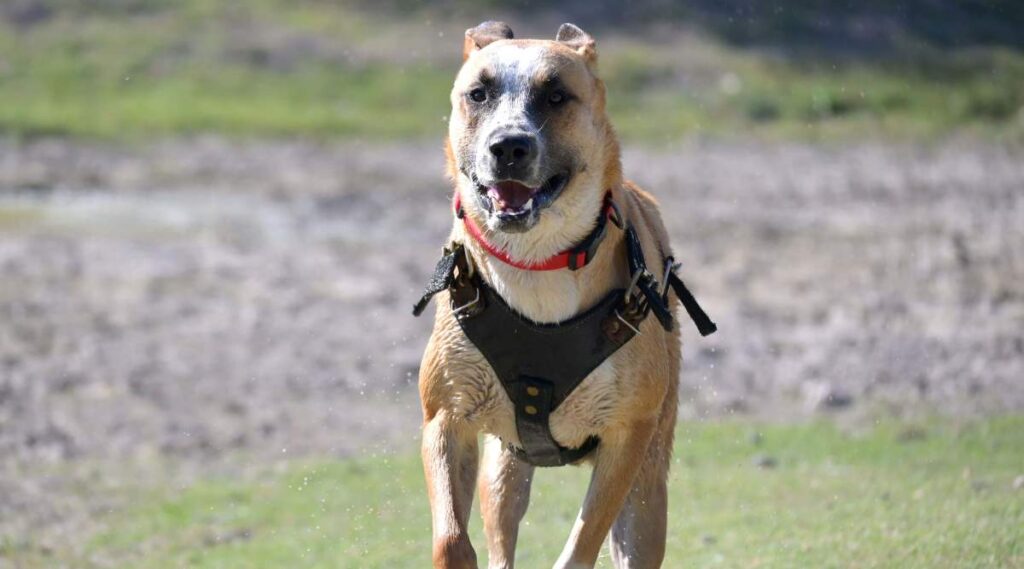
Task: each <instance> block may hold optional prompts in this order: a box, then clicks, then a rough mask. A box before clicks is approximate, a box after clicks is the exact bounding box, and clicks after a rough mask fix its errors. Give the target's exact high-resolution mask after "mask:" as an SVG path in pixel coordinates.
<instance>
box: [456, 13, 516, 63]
mask: <svg viewBox="0 0 1024 569" xmlns="http://www.w3.org/2000/svg"><path fill="white" fill-rule="evenodd" d="M510 39H512V28H510V27H508V24H506V23H505V22H491V21H488V22H484V23H482V24H480V25H479V26H477V27H475V28H469V29H468V30H466V39H465V41H464V42H463V44H462V61H466V59H467V58H468V57H469V56H470V54H472V53H473V52H474V51H477V50H480V49H483V48H485V47H487V46H488V45H489V44H491V43H492V42H496V41H498V40H510Z"/></svg>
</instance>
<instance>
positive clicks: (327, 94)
mask: <svg viewBox="0 0 1024 569" xmlns="http://www.w3.org/2000/svg"><path fill="white" fill-rule="evenodd" d="M49 4H50V5H52V6H53V8H52V9H51V11H50V12H47V13H46V16H45V18H42V19H40V20H39V21H38V22H33V23H31V24H19V25H16V24H14V23H11V22H9V21H4V20H0V132H7V133H11V134H14V135H17V136H35V135H41V134H59V135H74V136H85V137H99V138H106V139H133V138H140V137H151V136H160V135H175V134H188V133H196V132H221V133H228V134H236V135H257V136H259V135H271V136H282V135H283V136H290V135H296V136H320V137H360V138H401V137H416V136H429V137H440V136H441V135H442V134H443V132H444V129H445V115H446V114H447V113H448V109H449V103H448V90H449V88H450V84H451V79H452V77H453V75H454V72H455V70H456V69H457V67H458V64H459V61H458V52H459V46H460V44H461V38H460V35H461V31H462V29H464V28H465V27H466V26H468V25H470V24H471V23H474V22H473V20H472V19H468V18H475V16H470V17H467V16H462V18H463V19H465V21H457V22H455V21H451V19H450V18H449V19H448V20H445V19H443V18H438V20H439V21H436V22H435V21H432V20H431V19H430V15H429V13H427V14H424V13H423V12H418V11H406V12H388V11H372V10H369V9H367V7H366V6H367V5H368V4H370V3H366V2H363V3H352V2H340V3H326V2H287V1H285V0H254V1H252V2H246V3H226V2H208V1H203V0H182V1H181V2H170V1H167V0H123V1H117V2H115V1H113V0H111V1H106V2H98V3H85V4H82V3H77V2H70V1H63V2H58V1H55V2H52V3H49ZM402 14H404V15H402ZM673 37H674V39H672V38H668V39H665V38H662V39H659V40H658V42H657V43H655V42H653V41H647V40H643V39H640V38H639V37H638V36H636V35H633V36H617V35H614V34H613V33H612V32H610V31H609V32H607V33H603V32H602V33H599V34H598V39H599V40H600V43H599V50H600V53H601V65H602V70H603V71H602V73H603V74H604V76H605V77H606V79H607V83H608V86H609V91H610V101H611V102H610V112H611V113H612V115H613V118H614V120H615V123H616V125H617V126H618V129H619V130H620V131H621V133H622V134H623V135H624V136H625V137H627V138H631V139H643V140H650V141H654V142H660V141H664V140H671V139H675V138H679V137H681V136H685V135H688V134H693V133H712V134H718V133H743V134H744V135H750V134H753V135H766V136H782V137H801V138H806V137H811V138H817V137H823V136H824V137H831V136H849V135H854V136H860V135H864V134H881V135H886V136H910V137H915V138H927V137H931V136H937V135H942V134H946V133H949V132H953V131H960V130H970V131H977V132H983V133H994V134H996V135H998V136H1004V135H1009V136H1012V137H1018V136H1021V135H1022V133H1024V114H1022V111H1021V109H1022V107H1024V54H1022V53H1020V52H1018V51H1014V50H1012V49H1010V48H999V47H987V48H979V47H973V48H969V49H968V48H964V49H944V50H941V51H934V50H932V51H928V50H921V49H919V50H916V51H908V52H907V53H906V54H902V55H900V56H899V57H891V58H888V59H881V60H878V59H861V60H856V59H854V60H844V61H831V60H829V59H827V58H826V59H819V60H808V59H805V58H785V57H778V56H777V55H773V54H771V53H769V52H766V51H763V50H758V49H740V48H736V47H730V46H729V45H728V44H725V43H722V42H720V41H718V40H715V39H714V38H713V37H711V36H708V35H702V34H700V33H695V32H694V30H683V31H680V32H679V33H678V34H676V35H675V36H673Z"/></svg>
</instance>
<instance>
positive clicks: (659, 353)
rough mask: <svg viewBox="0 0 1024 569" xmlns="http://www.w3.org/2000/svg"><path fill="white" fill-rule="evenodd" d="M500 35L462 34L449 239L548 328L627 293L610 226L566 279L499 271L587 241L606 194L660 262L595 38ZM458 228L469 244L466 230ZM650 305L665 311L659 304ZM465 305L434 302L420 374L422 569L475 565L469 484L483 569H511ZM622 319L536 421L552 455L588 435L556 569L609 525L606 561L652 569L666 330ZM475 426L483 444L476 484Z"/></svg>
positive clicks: (493, 387) (491, 376)
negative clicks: (479, 523) (424, 499)
mask: <svg viewBox="0 0 1024 569" xmlns="http://www.w3.org/2000/svg"><path fill="white" fill-rule="evenodd" d="M511 38H512V32H511V30H510V29H509V28H508V26H507V25H505V24H502V23H496V22H487V23H484V24H481V25H480V26H477V27H476V28H473V29H470V30H468V31H467V32H466V39H465V48H464V53H463V57H464V63H463V66H462V69H461V70H460V71H459V74H458V77H457V78H456V80H455V85H454V88H453V90H452V93H451V102H452V113H451V120H450V126H449V139H448V144H447V148H446V150H447V156H448V171H449V174H450V176H451V177H452V179H453V180H454V181H455V186H456V188H455V191H456V195H457V197H458V201H459V202H460V204H461V209H460V212H459V213H460V214H462V215H464V216H465V217H466V219H465V220H464V221H465V222H463V220H459V219H456V220H455V224H454V227H453V229H452V233H451V242H452V243H455V244H461V245H462V246H463V247H464V251H465V255H466V257H467V258H468V259H469V261H467V264H468V267H463V268H462V270H467V268H468V270H470V271H473V272H474V273H475V274H478V275H479V278H480V279H482V281H483V282H484V283H486V284H487V285H488V286H489V287H490V289H493V291H495V292H496V293H497V294H498V295H500V297H501V299H503V300H504V302H505V303H507V304H508V306H510V307H511V309H513V310H514V311H515V312H517V313H519V314H521V315H522V316H525V317H526V318H527V319H529V320H531V321H533V322H537V323H557V322H562V321H564V320H566V319H569V318H571V317H573V316H575V315H577V314H579V313H581V312H584V311H586V310H587V309H588V308H590V307H592V306H594V305H595V304H597V303H598V302H599V301H600V300H601V299H602V298H603V297H605V296H606V295H607V294H608V293H609V291H612V290H613V289H628V288H629V285H630V277H631V275H630V270H629V267H628V266H627V254H626V242H625V233H624V231H623V230H621V229H616V228H615V227H611V226H609V227H608V232H607V235H606V237H605V238H604V241H603V243H602V244H601V245H600V247H599V248H598V249H597V250H596V252H595V254H594V255H593V258H592V259H590V260H589V262H588V263H587V264H586V266H583V267H581V268H579V269H578V270H569V269H561V270H545V271H540V270H524V269H522V268H518V267H516V266H514V265H513V264H510V263H519V264H526V265H529V264H531V263H541V262H543V261H544V260H545V259H549V258H552V257H553V256H556V255H557V254H558V253H559V252H561V251H564V250H566V249H568V248H570V247H572V246H573V245H574V244H576V243H579V242H580V241H581V240H582V239H584V238H585V237H586V236H587V235H588V234H590V233H591V232H592V231H593V230H594V225H595V224H594V220H595V219H599V218H600V216H601V215H602V213H601V212H602V207H603V204H604V203H605V201H604V196H605V195H606V194H607V193H610V195H611V199H612V200H613V201H614V203H615V204H617V207H618V210H619V215H620V216H621V219H622V220H623V221H625V222H626V224H627V226H631V227H633V228H634V229H635V231H636V235H637V236H638V237H639V243H640V244H641V245H642V250H643V255H644V257H646V259H648V260H650V261H651V268H652V272H654V273H655V274H656V276H657V277H658V278H662V275H661V273H660V270H661V268H662V266H661V263H662V262H663V260H664V259H666V258H667V257H669V256H670V254H671V253H670V251H669V243H668V236H667V235H666V232H665V228H664V226H663V224H662V221H661V218H660V215H659V213H658V208H657V204H656V203H655V201H654V200H653V198H652V197H651V196H650V195H648V194H647V193H645V192H643V191H642V190H640V189H639V188H637V187H636V186H634V185H633V184H631V183H629V182H626V181H624V180H623V178H622V172H621V166H620V159H619V146H618V143H617V141H616V138H615V135H614V132H613V131H612V127H611V125H610V124H609V122H608V118H607V116H606V114H605V89H604V85H603V83H602V82H601V80H600V79H599V78H598V77H597V70H596V63H597V53H596V51H595V46H594V41H593V40H592V39H591V38H590V37H589V36H588V35H587V34H585V33H584V32H583V31H582V30H580V29H579V28H577V27H576V26H573V25H571V24H566V25H563V26H562V28H561V29H560V30H559V33H558V36H557V39H556V40H555V41H543V40H514V39H511ZM471 225H472V226H473V227H476V228H478V230H479V231H480V233H481V235H479V236H478V237H474V236H473V235H471V234H469V233H468V232H467V231H468V230H467V227H470V226H471ZM485 244H489V245H490V246H492V247H493V248H494V249H497V250H498V251H500V252H504V254H505V256H506V257H507V259H506V260H504V261H503V260H501V259H500V258H498V257H496V256H495V251H488V249H487V246H486V245H485ZM665 296H666V302H667V303H668V308H669V309H670V310H671V311H673V312H674V310H675V307H676V306H677V304H676V301H675V300H674V299H668V297H667V294H666V295H665ZM478 298H479V296H478ZM424 304H425V302H424ZM468 304H471V302H470V301H466V300H458V299H455V298H454V294H453V293H450V292H448V291H445V294H444V295H443V296H441V297H439V302H438V303H437V312H436V316H435V318H436V320H435V324H434V330H433V333H432V335H431V338H430V342H429V344H428V346H427V349H426V353H425V354H424V357H423V362H422V366H421V369H420V380H419V381H420V395H421V398H422V404H423V414H424V425H423V447H422V455H423V464H424V470H425V473H426V479H427V487H428V492H429V496H430V505H431V510H432V517H433V535H434V541H433V562H434V566H435V567H444V568H456V567H477V559H476V553H475V551H474V549H473V546H472V545H471V544H470V541H469V534H468V531H467V524H468V518H469V513H470V507H471V504H472V500H473V486H474V482H475V481H476V482H477V485H478V487H479V492H480V500H481V502H482V512H483V518H484V528H485V530H486V535H487V550H488V560H489V566H490V567H492V568H499V567H512V566H513V560H514V555H515V546H516V538H517V535H518V527H519V522H520V520H521V519H522V517H523V515H524V514H525V512H526V508H527V503H528V501H529V495H530V484H531V479H532V476H533V468H534V467H533V466H531V465H530V464H528V463H527V462H525V461H523V460H521V459H520V458H519V457H518V455H517V454H516V453H514V452H513V451H512V450H511V449H510V448H509V445H511V446H514V447H518V446H520V444H519V443H520V439H519V432H517V422H516V421H517V418H516V414H515V413H516V411H514V409H513V403H512V401H511V400H510V397H509V394H508V393H507V392H506V389H505V388H503V385H502V383H501V382H499V380H498V377H497V376H496V373H495V371H494V369H492V366H491V365H489V362H488V360H487V359H485V357H484V356H483V354H482V353H481V351H480V350H478V349H477V346H476V345H474V343H473V342H471V341H470V339H469V338H468V337H467V335H466V334H465V333H464V331H463V329H462V328H461V327H460V323H459V318H460V317H461V315H457V314H455V313H454V312H457V311H459V310H461V307H464V306H466V305H468ZM453 306H454V307H455V309H456V310H453ZM638 326H639V332H640V334H638V335H636V336H635V337H633V338H632V339H631V340H630V341H628V343H625V345H623V346H622V347H621V348H619V349H618V350H617V351H615V352H614V354H612V355H611V356H610V357H608V358H607V359H605V360H603V362H602V363H601V364H600V365H599V366H597V367H596V369H594V370H593V371H592V372H591V373H589V374H588V375H587V376H586V378H585V379H584V380H583V381H582V382H581V383H580V384H579V385H578V387H576V388H575V389H574V390H573V391H572V392H571V394H570V395H569V396H568V398H567V399H565V400H564V402H562V403H561V404H560V405H559V406H558V407H557V408H556V409H554V411H553V412H552V413H551V415H550V419H549V423H548V424H549V432H550V434H551V435H553V437H554V439H555V441H556V442H557V443H558V444H559V445H561V446H562V447H565V448H569V449H571V448H576V447H580V446H581V445H583V444H584V443H585V442H586V440H587V439H588V437H591V436H597V437H599V438H600V444H599V445H598V446H597V448H596V450H594V451H593V452H590V453H589V455H588V456H587V457H586V458H585V459H583V461H585V462H589V463H591V464H592V465H593V475H592V478H591V482H590V487H589V490H588V491H587V494H586V499H585V501H584V503H583V507H582V509H581V510H580V513H579V517H578V519H577V520H576V523H575V525H574V527H573V528H572V530H571V532H570V533H569V537H568V542H567V543H566V545H565V548H564V550H563V551H562V554H561V556H560V557H559V558H558V561H557V562H556V563H555V567H559V568H563V567H593V566H594V563H595V562H596V559H597V556H598V553H599V551H600V548H601V545H602V543H603V541H604V539H605V537H606V536H607V535H608V532H609V530H610V531H611V550H612V556H613V559H614V561H615V566H616V567H620V568H622V567H659V566H660V565H661V562H662V558H663V556H664V549H665V526H666V508H667V504H666V476H667V472H668V467H669V458H670V453H671V447H672V437H673V430H674V426H675V422H676V410H677V387H678V376H679V366H680V340H679V333H678V327H676V328H674V329H673V331H666V330H664V329H663V328H662V327H661V326H659V323H658V321H657V320H656V319H654V318H646V319H644V320H642V321H640V322H638ZM524 357H525V355H524ZM528 412H529V411H528ZM479 433H484V434H485V435H486V436H485V444H484V452H483V458H482V465H481V468H480V472H479V476H478V444H477V438H478V434H479Z"/></svg>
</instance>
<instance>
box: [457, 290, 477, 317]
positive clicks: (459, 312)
mask: <svg viewBox="0 0 1024 569" xmlns="http://www.w3.org/2000/svg"><path fill="white" fill-rule="evenodd" d="M479 302H480V289H479V288H477V289H476V298H474V299H473V300H471V301H469V302H467V303H466V304H463V305H462V306H460V307H458V308H456V309H455V310H452V316H458V315H460V314H462V313H463V312H465V311H466V310H468V309H469V308H471V307H472V306H473V305H475V304H477V303H479Z"/></svg>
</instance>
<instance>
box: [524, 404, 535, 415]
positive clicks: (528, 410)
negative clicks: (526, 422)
mask: <svg viewBox="0 0 1024 569" xmlns="http://www.w3.org/2000/svg"><path fill="white" fill-rule="evenodd" d="M523 411H526V414H527V415H536V414H537V408H536V407H534V406H533V405H527V406H526V408H524V409H523Z"/></svg>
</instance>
